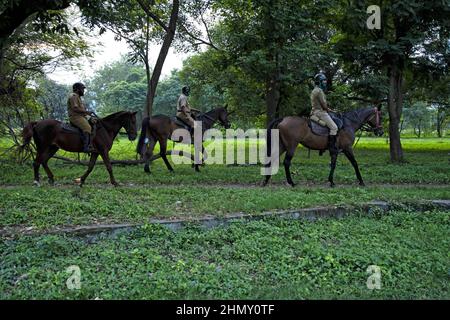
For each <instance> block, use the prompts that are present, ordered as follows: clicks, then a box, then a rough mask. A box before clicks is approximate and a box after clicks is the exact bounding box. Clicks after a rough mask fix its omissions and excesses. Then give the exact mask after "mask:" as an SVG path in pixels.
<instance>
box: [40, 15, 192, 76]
mask: <svg viewBox="0 0 450 320" xmlns="http://www.w3.org/2000/svg"><path fill="white" fill-rule="evenodd" d="M69 10H73V11H72V13H71V14H72V18H73V17H75V18H74V19H73V20H72V23H73V24H74V25H81V14H80V13H79V10H78V9H77V8H75V7H72V8H71V9H69ZM87 41H88V43H89V45H90V47H91V48H92V49H94V51H95V52H94V55H93V58H92V59H91V60H88V59H80V60H79V62H80V65H81V67H80V68H74V69H72V68H68V67H60V68H57V69H56V70H47V72H46V73H47V75H48V77H49V78H50V79H52V80H54V81H56V82H59V83H62V84H73V83H75V82H78V81H81V82H83V81H86V79H88V78H91V77H92V76H93V75H94V74H95V71H96V70H98V69H100V68H101V67H102V66H104V65H106V64H109V63H111V62H113V61H117V60H119V59H120V57H121V56H122V55H124V54H126V53H127V52H129V48H128V45H127V44H126V42H125V41H120V42H119V41H116V40H115V39H114V34H113V33H112V32H110V31H107V32H105V33H103V34H102V35H98V34H95V36H94V37H91V38H89V39H87ZM159 50H160V46H159V45H155V46H152V47H151V49H150V64H151V65H154V64H155V63H156V60H157V58H158V54H159ZM187 56H188V55H186V54H177V53H175V52H174V50H173V49H170V51H169V54H168V56H167V58H166V61H165V63H164V67H163V70H162V74H161V79H164V77H166V76H168V75H170V73H171V71H172V70H173V69H181V67H182V65H183V60H184V59H186V58H187Z"/></svg>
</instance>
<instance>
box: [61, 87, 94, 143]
mask: <svg viewBox="0 0 450 320" xmlns="http://www.w3.org/2000/svg"><path fill="white" fill-rule="evenodd" d="M67 111H68V113H69V121H70V123H72V124H73V125H74V126H76V127H78V128H80V129H81V131H83V132H85V133H89V134H91V133H92V128H91V126H90V124H89V122H88V121H87V119H86V118H85V114H84V112H86V107H85V106H84V103H83V101H82V100H81V97H80V96H79V95H78V94H76V93H75V92H74V93H72V94H71V95H70V96H69V99H67Z"/></svg>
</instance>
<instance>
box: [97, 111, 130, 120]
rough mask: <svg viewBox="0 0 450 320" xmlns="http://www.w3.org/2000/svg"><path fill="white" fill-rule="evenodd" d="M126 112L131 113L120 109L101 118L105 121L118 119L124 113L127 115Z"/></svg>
mask: <svg viewBox="0 0 450 320" xmlns="http://www.w3.org/2000/svg"><path fill="white" fill-rule="evenodd" d="M126 113H129V112H128V111H119V112H116V113H113V114H110V115H109V116H106V117H104V118H101V120H103V121H109V120H113V119H117V118H119V117H121V116H123V115H125V114H126Z"/></svg>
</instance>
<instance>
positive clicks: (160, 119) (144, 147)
mask: <svg viewBox="0 0 450 320" xmlns="http://www.w3.org/2000/svg"><path fill="white" fill-rule="evenodd" d="M230 114H231V112H230V113H228V110H227V107H222V108H217V109H213V110H211V111H208V112H206V113H202V114H200V115H198V116H196V119H195V120H196V121H201V122H202V130H203V132H202V134H203V133H204V132H205V131H206V130H209V129H211V128H212V127H213V125H214V124H215V123H216V122H220V124H221V125H222V126H224V127H225V129H229V128H230V122H229V120H228V116H229V115H230ZM177 129H184V128H183V127H180V126H179V125H177V123H176V122H175V121H174V120H173V119H172V118H171V117H169V116H165V115H157V116H152V117H147V118H145V119H144V120H142V129H141V135H140V137H139V142H138V145H137V149H136V152H137V153H139V154H140V155H141V157H143V158H144V162H145V166H144V171H145V172H147V173H150V161H151V159H152V155H153V149H154V148H155V145H156V143H157V142H159V148H160V156H161V158H162V159H163V160H164V163H165V164H166V167H167V169H168V170H169V171H170V172H173V168H172V166H171V165H170V163H169V160H168V159H167V140H169V139H171V137H172V133H173V132H174V131H175V130H177ZM202 136H203V135H202ZM146 140H147V141H148V144H147V142H146ZM192 141H193V139H192ZM175 142H182V141H175ZM192 143H193V142H192ZM204 150H205V149H204V147H203V145H202V152H203V153H204ZM191 158H192V157H191ZM194 168H195V171H197V172H199V171H200V170H199V165H198V164H195V165H194Z"/></svg>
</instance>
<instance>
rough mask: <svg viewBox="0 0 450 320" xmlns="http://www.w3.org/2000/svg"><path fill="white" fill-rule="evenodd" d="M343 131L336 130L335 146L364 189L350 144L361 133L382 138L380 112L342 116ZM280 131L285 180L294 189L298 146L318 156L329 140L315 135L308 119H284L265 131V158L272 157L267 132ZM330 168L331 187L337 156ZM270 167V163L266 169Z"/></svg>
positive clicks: (350, 113) (354, 112)
mask: <svg viewBox="0 0 450 320" xmlns="http://www.w3.org/2000/svg"><path fill="white" fill-rule="evenodd" d="M341 118H342V120H343V127H342V128H341V129H340V130H339V132H338V136H337V142H336V143H337V146H338V148H339V150H341V151H342V152H343V153H344V154H345V156H346V157H347V158H348V160H349V161H350V162H351V164H352V165H353V168H354V169H355V173H356V177H357V178H358V180H359V184H360V185H361V186H364V181H363V179H362V177H361V173H360V171H359V168H358V163H357V162H356V159H355V156H354V154H353V143H354V142H355V132H356V131H358V130H360V129H362V130H365V131H372V132H374V133H375V135H377V136H382V135H383V128H382V126H381V112H380V110H379V109H378V108H364V109H359V110H355V111H349V112H345V113H343V114H342V117H341ZM272 129H279V137H280V144H279V155H280V156H281V155H282V154H283V153H284V152H286V157H285V158H284V162H283V165H284V169H285V172H286V179H287V182H288V183H289V185H291V186H295V183H294V182H293V181H292V177H291V172H290V166H291V160H292V158H293V157H294V153H295V150H296V149H297V146H298V144H299V143H301V144H302V145H303V146H305V147H307V148H309V149H312V150H319V151H321V152H323V151H325V150H327V149H328V136H327V135H324V136H320V135H316V134H314V132H313V131H312V130H311V128H310V126H309V123H308V118H305V117H285V118H282V119H278V120H274V121H273V122H272V123H271V124H270V125H269V128H268V132H267V150H268V155H269V156H270V154H271V135H270V130H272ZM330 157H331V165H330V169H331V170H330V174H329V177H328V181H329V182H330V185H331V186H332V187H334V185H335V184H334V181H333V176H334V170H335V168H336V160H337V157H338V153H331V152H330ZM269 166H270V163H269V164H268V165H267V167H269ZM270 177H271V176H270V175H266V176H265V180H264V181H263V186H265V185H267V183H268V182H269V179H270Z"/></svg>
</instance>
